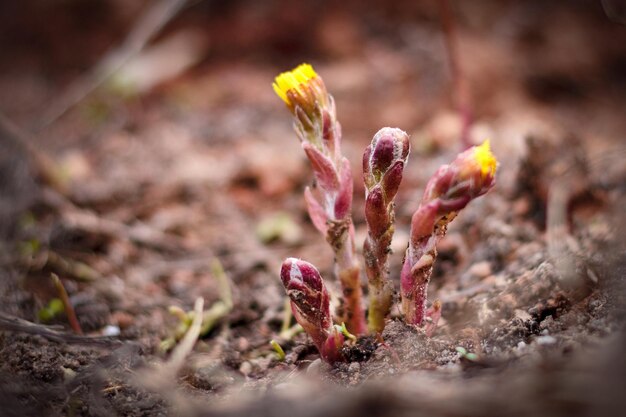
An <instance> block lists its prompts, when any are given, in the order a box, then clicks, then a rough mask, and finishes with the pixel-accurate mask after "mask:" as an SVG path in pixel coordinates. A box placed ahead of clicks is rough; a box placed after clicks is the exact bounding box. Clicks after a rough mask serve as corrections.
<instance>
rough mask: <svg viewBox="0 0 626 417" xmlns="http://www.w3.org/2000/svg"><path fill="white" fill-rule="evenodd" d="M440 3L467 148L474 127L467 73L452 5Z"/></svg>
mask: <svg viewBox="0 0 626 417" xmlns="http://www.w3.org/2000/svg"><path fill="white" fill-rule="evenodd" d="M438 4H439V14H440V16H441V25H442V26H443V34H444V39H445V42H446V51H447V53H448V62H449V64H450V72H451V73H452V82H453V84H454V92H455V101H456V106H457V109H458V111H459V114H460V116H461V145H462V146H463V149H467V148H469V147H470V146H472V144H471V143H470V138H469V131H470V128H471V127H472V103H471V99H470V91H469V86H468V84H467V79H466V78H465V73H464V72H463V67H462V66H461V59H460V57H459V40H458V34H457V31H456V23H455V20H454V16H453V15H452V11H451V10H450V5H449V3H448V0H439V2H438Z"/></svg>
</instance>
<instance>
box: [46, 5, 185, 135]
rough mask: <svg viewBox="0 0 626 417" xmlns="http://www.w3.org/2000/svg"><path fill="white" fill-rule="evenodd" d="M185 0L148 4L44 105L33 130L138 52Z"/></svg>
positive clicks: (62, 110) (58, 113) (48, 121)
mask: <svg viewBox="0 0 626 417" xmlns="http://www.w3.org/2000/svg"><path fill="white" fill-rule="evenodd" d="M186 1H187V0H161V1H159V2H155V3H154V4H152V6H151V7H150V8H149V9H148V10H146V12H145V13H144V14H143V15H142V16H141V17H140V18H139V20H138V21H137V23H135V26H134V27H133V29H132V30H131V31H130V33H129V34H128V35H127V36H126V39H124V41H123V42H122V44H121V45H120V46H119V47H118V48H116V49H114V50H112V51H110V52H109V53H107V54H106V55H105V56H104V57H103V58H102V59H101V60H100V61H99V62H98V63H97V64H96V66H95V67H94V68H92V70H91V71H89V72H88V73H86V74H84V75H82V76H81V77H79V78H78V80H76V81H74V83H73V84H72V85H70V87H69V88H68V89H67V90H66V91H65V93H64V94H62V95H61V96H60V97H59V98H58V99H57V100H55V101H54V102H53V103H52V104H51V105H49V106H48V107H47V109H48V110H47V111H46V113H44V115H43V117H42V118H41V123H40V124H39V125H38V126H36V128H35V131H36V132H39V131H41V130H43V129H44V128H46V127H47V126H49V125H50V124H52V123H54V122H55V121H56V120H58V119H59V118H60V117H62V116H63V115H64V114H65V113H67V111H68V110H70V109H71V108H72V107H74V106H75V105H76V104H78V103H79V102H81V101H82V100H83V99H84V98H85V97H87V96H88V95H89V94H90V93H91V92H92V91H94V90H95V89H96V88H98V87H99V86H100V85H102V83H104V82H105V81H106V80H108V79H109V78H110V77H111V76H112V75H113V74H115V72H117V71H118V70H119V69H120V68H121V67H122V66H123V65H124V64H126V63H127V62H128V61H129V60H130V59H131V58H133V57H134V56H135V55H137V54H138V53H139V52H141V50H142V49H143V48H144V47H145V46H146V44H147V43H148V42H149V41H150V40H151V39H152V38H153V37H154V36H155V35H156V34H157V33H158V32H159V31H160V30H161V29H162V28H163V27H164V26H165V25H166V24H167V22H169V21H170V20H171V19H172V18H173V17H174V16H176V14H177V13H178V12H179V11H180V10H181V9H182V7H183V6H184V4H185V3H186Z"/></svg>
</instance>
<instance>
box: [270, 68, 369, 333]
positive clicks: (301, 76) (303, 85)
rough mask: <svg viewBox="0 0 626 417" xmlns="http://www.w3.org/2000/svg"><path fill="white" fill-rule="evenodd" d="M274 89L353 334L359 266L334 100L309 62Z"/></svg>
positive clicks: (361, 323)
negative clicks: (307, 178)
mask: <svg viewBox="0 0 626 417" xmlns="http://www.w3.org/2000/svg"><path fill="white" fill-rule="evenodd" d="M273 87H274V91H275V92H276V94H277V95H278V96H279V97H280V98H281V99H282V100H283V101H284V102H285V104H287V108H288V109H289V111H291V113H292V114H293V115H294V127H295V130H296V133H297V135H298V137H299V138H300V141H301V143H302V149H303V150H304V152H305V154H306V156H307V158H308V159H309V161H310V162H311V167H312V168H313V173H314V175H315V179H316V186H315V187H313V189H312V188H309V187H307V188H306V189H305V191H304V197H305V200H306V204H307V208H308V212H309V216H310V217H311V221H312V222H313V224H314V225H315V227H316V228H317V229H318V230H319V231H320V232H321V233H322V234H323V235H324V236H325V237H326V240H327V241H328V243H329V244H330V245H331V247H332V249H333V251H334V252H335V275H336V276H337V277H338V279H339V281H340V282H341V286H342V290H343V295H344V302H345V304H344V305H343V310H342V312H341V313H340V319H341V320H342V321H345V322H346V323H347V325H348V329H349V330H350V331H351V332H353V333H355V334H363V333H365V331H366V326H365V319H364V313H363V306H362V290H361V283H360V267H359V263H358V262H357V261H356V259H355V258H356V252H355V247H356V246H355V242H354V226H353V224H352V215H351V210H352V187H353V184H352V172H351V171H350V162H349V161H348V160H347V159H346V158H345V157H344V156H343V155H342V154H341V127H340V125H339V122H338V121H337V117H336V114H335V102H334V100H333V98H332V96H331V95H330V94H328V92H327V91H326V87H325V85H324V82H323V81H322V78H321V77H320V76H318V75H317V73H316V72H315V71H314V70H313V68H312V67H311V66H310V65H309V64H302V65H300V66H298V67H297V68H295V69H294V70H292V71H288V72H284V73H282V74H280V75H279V76H278V77H276V79H275V81H274V84H273Z"/></svg>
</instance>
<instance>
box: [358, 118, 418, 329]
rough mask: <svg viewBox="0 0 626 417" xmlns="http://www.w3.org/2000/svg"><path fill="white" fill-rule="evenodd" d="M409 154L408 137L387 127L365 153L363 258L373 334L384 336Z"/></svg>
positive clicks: (369, 317)
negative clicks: (398, 201)
mask: <svg viewBox="0 0 626 417" xmlns="http://www.w3.org/2000/svg"><path fill="white" fill-rule="evenodd" d="M409 151H410V144H409V136H408V135H407V134H406V133H405V132H403V131H402V130H400V129H393V128H390V127H385V128H383V129H381V130H379V131H378V133H376V135H375V136H374V138H373V139H372V144H371V145H369V146H368V147H367V148H366V149H365V153H364V154H363V180H364V182H365V219H366V221H367V237H366V238H365V243H364V245H363V256H364V258H365V272H366V273H367V279H368V285H369V300H370V306H369V314H368V327H369V330H370V332H376V333H382V331H383V329H384V328H385V317H386V316H387V315H388V314H389V311H390V310H391V304H392V302H393V283H392V282H391V281H390V280H389V277H388V275H389V265H388V260H387V258H388V255H389V252H390V249H389V246H390V245H391V239H392V238H393V232H394V227H393V222H394V217H395V214H394V198H395V196H396V193H397V192H398V188H399V187H400V182H401V181H402V172H403V171H404V166H405V164H406V161H407V158H408V156H409Z"/></svg>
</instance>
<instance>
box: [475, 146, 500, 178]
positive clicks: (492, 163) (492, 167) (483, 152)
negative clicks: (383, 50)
mask: <svg viewBox="0 0 626 417" xmlns="http://www.w3.org/2000/svg"><path fill="white" fill-rule="evenodd" d="M474 158H475V159H476V162H477V163H478V165H479V166H480V172H481V175H482V176H483V177H485V176H487V175H494V174H495V172H496V165H497V163H498V162H497V161H496V158H495V156H493V153H491V147H490V146H489V140H486V141H484V142H483V143H482V145H480V146H476V147H475V148H474Z"/></svg>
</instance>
